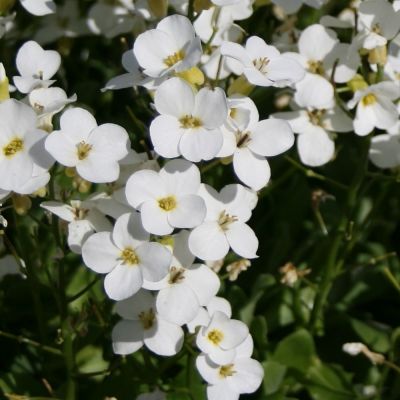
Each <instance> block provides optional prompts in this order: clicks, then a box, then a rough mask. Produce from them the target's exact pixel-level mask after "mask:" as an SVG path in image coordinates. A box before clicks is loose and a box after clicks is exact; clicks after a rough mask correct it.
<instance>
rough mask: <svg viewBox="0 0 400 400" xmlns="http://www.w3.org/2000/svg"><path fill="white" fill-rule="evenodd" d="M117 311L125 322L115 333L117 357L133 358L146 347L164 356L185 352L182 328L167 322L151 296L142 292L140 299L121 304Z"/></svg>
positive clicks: (139, 293)
mask: <svg viewBox="0 0 400 400" xmlns="http://www.w3.org/2000/svg"><path fill="white" fill-rule="evenodd" d="M116 311H117V313H118V314H119V315H120V316H121V317H123V318H124V319H123V320H122V321H120V322H118V323H117V325H116V326H115V327H114V329H113V331H112V341H113V349H114V353H116V354H123V355H126V354H130V353H133V352H135V351H137V350H139V349H140V348H141V347H142V346H143V344H144V345H145V346H146V347H147V348H148V349H149V350H151V351H152V352H154V353H156V354H158V355H160V356H172V355H174V354H176V353H178V351H179V350H180V349H181V348H182V345H183V337H184V335H183V330H182V328H181V327H180V326H179V325H176V324H174V323H171V322H168V321H165V320H164V319H163V318H162V317H161V316H160V315H159V314H158V313H157V311H156V307H155V299H154V297H153V296H152V294H151V293H150V292H147V291H145V290H140V291H139V292H138V293H136V295H134V296H132V297H130V298H128V299H126V300H123V301H119V302H118V303H117V305H116Z"/></svg>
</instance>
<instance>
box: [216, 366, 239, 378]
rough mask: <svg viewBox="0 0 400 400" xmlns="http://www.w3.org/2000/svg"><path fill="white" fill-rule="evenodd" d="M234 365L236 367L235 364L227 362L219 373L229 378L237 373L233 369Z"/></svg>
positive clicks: (222, 376)
mask: <svg viewBox="0 0 400 400" xmlns="http://www.w3.org/2000/svg"><path fill="white" fill-rule="evenodd" d="M233 367H234V365H233V364H227V365H223V366H222V367H220V368H219V375H220V376H221V378H227V377H228V376H232V375H233V374H236V371H235V370H234V369H233Z"/></svg>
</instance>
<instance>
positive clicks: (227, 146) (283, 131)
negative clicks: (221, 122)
mask: <svg viewBox="0 0 400 400" xmlns="http://www.w3.org/2000/svg"><path fill="white" fill-rule="evenodd" d="M229 106H230V113H229V115H230V116H229V118H228V121H227V123H226V124H225V126H224V129H223V135H224V144H223V147H222V149H221V151H220V153H219V154H218V156H220V157H227V156H230V155H233V168H234V170H235V173H236V176H237V177H238V178H239V179H240V180H241V181H242V182H243V183H245V184H246V185H248V186H249V187H251V188H252V189H253V190H260V189H261V188H262V187H264V186H265V185H266V184H267V183H268V181H269V179H270V177H271V170H270V166H269V164H268V161H267V159H266V158H265V157H272V156H276V155H278V154H281V153H283V152H284V151H286V150H288V149H289V148H290V147H292V145H293V143H294V135H293V132H292V129H291V128H290V125H289V124H288V123H287V122H286V121H281V120H277V119H272V118H270V119H265V120H262V121H259V120H258V112H257V108H256V106H255V104H254V103H253V101H252V100H251V99H250V98H233V99H230V100H229Z"/></svg>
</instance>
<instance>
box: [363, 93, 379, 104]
mask: <svg viewBox="0 0 400 400" xmlns="http://www.w3.org/2000/svg"><path fill="white" fill-rule="evenodd" d="M361 101H362V104H363V105H364V106H372V105H373V104H375V103H376V96H375V95H374V94H373V93H368V94H367V95H366V96H364V97H363V98H362V100H361Z"/></svg>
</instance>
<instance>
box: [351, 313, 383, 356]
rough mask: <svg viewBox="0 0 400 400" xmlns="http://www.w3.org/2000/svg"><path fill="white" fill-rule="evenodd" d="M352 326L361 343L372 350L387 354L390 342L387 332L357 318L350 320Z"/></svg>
mask: <svg viewBox="0 0 400 400" xmlns="http://www.w3.org/2000/svg"><path fill="white" fill-rule="evenodd" d="M350 324H351V326H352V328H353V329H354V330H355V332H356V333H357V335H358V336H359V337H360V339H361V341H362V342H363V343H365V344H366V345H367V346H368V347H370V348H371V349H372V350H374V351H377V352H380V353H386V352H387V351H388V350H389V348H390V340H389V335H388V333H387V332H385V331H383V330H382V329H378V328H377V327H374V326H372V325H370V324H367V323H365V322H362V321H359V320H357V319H355V318H351V319H350Z"/></svg>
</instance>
